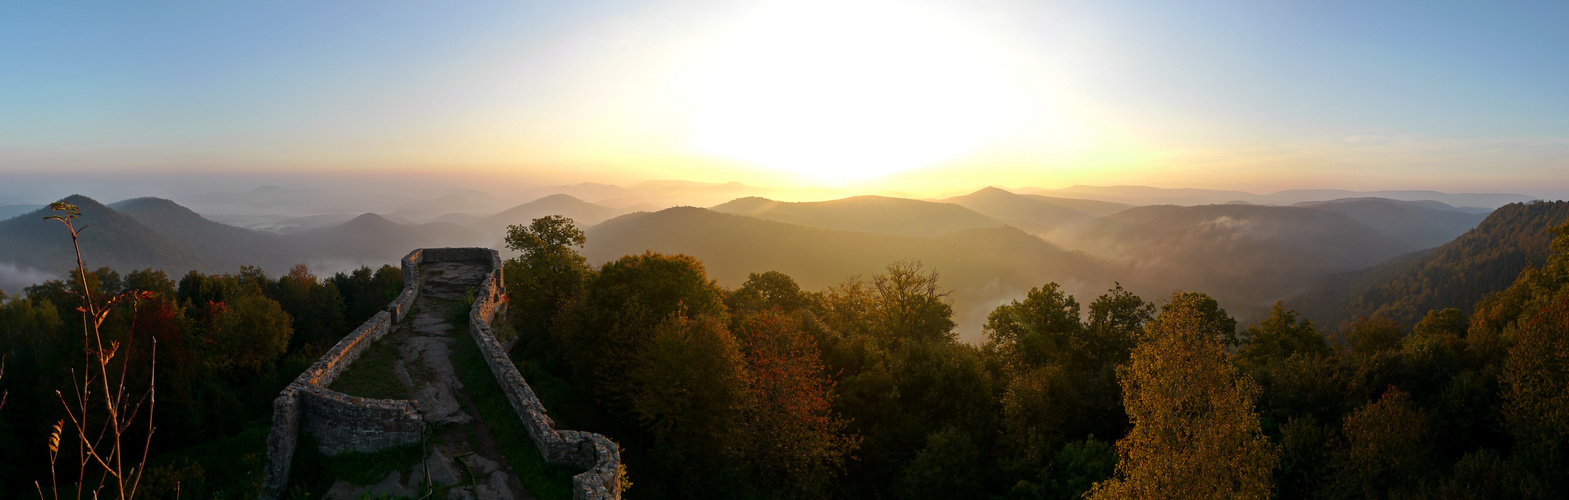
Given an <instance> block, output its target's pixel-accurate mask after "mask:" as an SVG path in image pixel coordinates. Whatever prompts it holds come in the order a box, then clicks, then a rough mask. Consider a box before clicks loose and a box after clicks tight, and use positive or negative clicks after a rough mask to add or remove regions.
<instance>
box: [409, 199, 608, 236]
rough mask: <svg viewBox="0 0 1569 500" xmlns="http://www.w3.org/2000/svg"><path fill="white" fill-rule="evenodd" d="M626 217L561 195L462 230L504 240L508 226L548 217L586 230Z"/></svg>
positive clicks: (452, 217) (456, 220) (451, 218)
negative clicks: (610, 220)
mask: <svg viewBox="0 0 1569 500" xmlns="http://www.w3.org/2000/svg"><path fill="white" fill-rule="evenodd" d="M624 213H626V211H625V210H620V209H615V208H610V207H607V206H603V205H597V204H594V203H589V202H586V201H583V200H580V199H577V198H575V197H572V196H568V195H564V194H553V195H550V196H546V197H544V198H540V199H537V200H534V201H531V202H528V203H524V204H522V205H518V206H515V207H512V208H509V209H506V210H504V211H502V212H501V213H498V214H496V215H492V216H490V217H485V218H483V219H469V221H468V223H467V224H464V225H465V226H468V227H471V228H474V229H478V230H479V231H481V232H483V233H485V234H486V235H488V236H491V237H495V238H500V237H503V236H506V234H507V226H509V225H513V224H519V225H525V226H526V225H528V224H529V223H530V222H533V221H534V219H537V218H540V217H544V216H547V215H561V216H565V217H567V218H570V219H572V222H573V223H574V224H575V225H577V227H589V226H592V225H595V224H598V223H601V222H604V221H606V220H608V219H610V218H611V217H615V216H617V215H621V214H624ZM463 219H466V218H465V217H460V216H455V215H446V216H442V217H441V218H438V219H437V220H443V221H449V222H454V223H461V222H459V221H462V220H463Z"/></svg>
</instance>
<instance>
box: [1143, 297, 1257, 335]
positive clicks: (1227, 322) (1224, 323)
mask: <svg viewBox="0 0 1569 500" xmlns="http://www.w3.org/2000/svg"><path fill="white" fill-rule="evenodd" d="M1174 311H1175V312H1180V314H1176V315H1173V316H1171V317H1173V318H1176V317H1180V318H1183V321H1184V322H1187V323H1190V324H1186V325H1184V328H1189V329H1192V331H1193V333H1195V334H1200V335H1204V336H1211V337H1215V338H1217V339H1219V340H1220V342H1221V345H1223V346H1225V347H1228V348H1229V347H1233V346H1236V345H1237V320H1236V319H1235V318H1232V317H1231V315H1229V314H1226V310H1225V309H1221V308H1220V303H1219V302H1216V301H1215V299H1214V298H1212V297H1210V296H1208V295H1205V294H1203V293H1199V292H1177V293H1175V294H1172V296H1171V301H1170V302H1167V303H1166V304H1165V305H1162V306H1160V314H1161V315H1163V316H1164V315H1166V314H1168V313H1171V312H1174ZM1155 320H1156V321H1159V320H1160V318H1159V317H1156V318H1155ZM1152 325H1153V323H1152ZM1146 335H1152V334H1150V333H1146Z"/></svg>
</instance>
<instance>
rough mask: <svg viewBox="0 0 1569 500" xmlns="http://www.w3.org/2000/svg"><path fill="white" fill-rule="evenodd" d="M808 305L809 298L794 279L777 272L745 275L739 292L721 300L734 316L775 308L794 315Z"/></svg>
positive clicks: (810, 298) (809, 302)
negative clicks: (723, 300)
mask: <svg viewBox="0 0 1569 500" xmlns="http://www.w3.org/2000/svg"><path fill="white" fill-rule="evenodd" d="M812 303H813V301H812V297H811V294H808V293H805V292H802V291H801V287H800V285H797V284H796V283H795V279H792V278H791V277H790V276H789V275H786V274H785V273H781V272H779V271H768V272H766V273H762V274H758V273H752V274H749V275H747V277H746V282H745V283H742V284H741V288H737V289H735V291H733V292H730V293H729V294H728V295H726V296H725V306H726V307H728V308H729V309H730V311H731V312H734V313H741V312H763V311H767V310H770V309H773V308H776V307H777V308H779V309H780V310H782V311H784V312H795V311H799V310H802V309H806V308H807V307H810V306H811V305H812Z"/></svg>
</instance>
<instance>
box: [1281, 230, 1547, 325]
mask: <svg viewBox="0 0 1569 500" xmlns="http://www.w3.org/2000/svg"><path fill="white" fill-rule="evenodd" d="M1565 219H1569V202H1565V201H1555V202H1533V203H1528V204H1527V203H1514V204H1510V205H1505V206H1503V207H1500V208H1499V209H1498V210H1496V211H1494V212H1493V213H1492V215H1489V216H1488V217H1487V219H1486V220H1483V221H1482V223H1481V224H1480V225H1478V226H1477V227H1476V228H1474V229H1472V230H1470V231H1469V232H1466V233H1465V234H1463V235H1461V236H1460V237H1459V238H1456V239H1455V240H1454V241H1451V242H1449V243H1447V244H1444V245H1443V246H1440V247H1438V248H1435V249H1432V250H1427V251H1420V252H1415V253H1411V254H1407V255H1404V256H1401V257H1398V258H1396V259H1394V260H1391V261H1389V262H1386V263H1383V264H1380V265H1378V266H1374V267H1372V268H1368V269H1364V270H1360V271H1353V272H1348V273H1343V274H1338V275H1334V276H1330V277H1328V278H1325V279H1324V280H1322V281H1321V282H1320V283H1318V284H1317V285H1316V286H1314V287H1313V288H1312V289H1310V290H1308V291H1307V292H1304V293H1303V294H1301V295H1299V296H1297V297H1296V298H1294V299H1291V300H1289V301H1287V303H1288V305H1290V306H1291V307H1293V308H1295V309H1297V310H1298V311H1300V312H1302V314H1303V315H1304V316H1306V317H1307V318H1310V319H1312V320H1314V321H1315V322H1318V323H1319V324H1321V325H1326V326H1333V325H1337V324H1340V323H1341V322H1344V321H1347V320H1350V319H1352V318H1355V317H1357V316H1361V315H1378V316H1383V317H1385V318H1388V319H1393V320H1395V321H1398V322H1401V323H1404V324H1412V323H1415V322H1416V321H1417V320H1420V319H1422V317H1423V315H1424V314H1427V311H1429V310H1436V309H1444V308H1449V307H1454V308H1459V309H1461V310H1462V311H1465V313H1466V314H1468V315H1469V314H1470V312H1471V307H1472V305H1473V304H1475V303H1476V302H1477V300H1478V299H1481V298H1482V297H1483V296H1484V295H1487V294H1488V293H1491V292H1495V291H1499V290H1503V289H1504V288H1507V287H1508V286H1509V284H1510V283H1511V282H1512V281H1513V280H1514V278H1515V276H1517V275H1519V274H1520V270H1521V269H1524V268H1525V267H1526V266H1528V265H1530V266H1540V265H1542V263H1543V262H1544V261H1546V259H1547V255H1548V242H1550V241H1552V238H1553V235H1552V233H1551V230H1552V228H1554V227H1556V226H1557V225H1559V224H1562V223H1563V222H1564V220H1565Z"/></svg>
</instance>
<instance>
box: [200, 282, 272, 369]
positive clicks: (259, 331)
mask: <svg viewBox="0 0 1569 500" xmlns="http://www.w3.org/2000/svg"><path fill="white" fill-rule="evenodd" d="M211 307H212V308H213V310H214V314H212V326H211V328H210V329H209V330H208V332H207V336H206V338H205V340H206V341H207V346H208V349H209V351H208V355H209V356H208V358H207V359H208V362H209V363H212V365H213V367H214V368H215V369H218V370H220V371H228V372H232V373H236V374H251V373H255V372H257V371H260V370H261V369H262V368H265V367H269V366H271V365H272V363H273V362H275V361H277V360H278V358H279V357H280V356H282V355H283V353H284V351H286V350H287V349H288V347H289V338H290V337H293V336H294V327H293V326H290V325H291V323H293V322H294V319H293V318H291V317H289V313H286V312H284V311H283V307H282V306H280V305H278V302H277V301H275V300H272V299H269V298H267V297H265V296H262V295H260V294H255V295H241V296H239V297H235V298H234V299H232V300H230V301H228V302H221V303H212V306H211Z"/></svg>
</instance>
